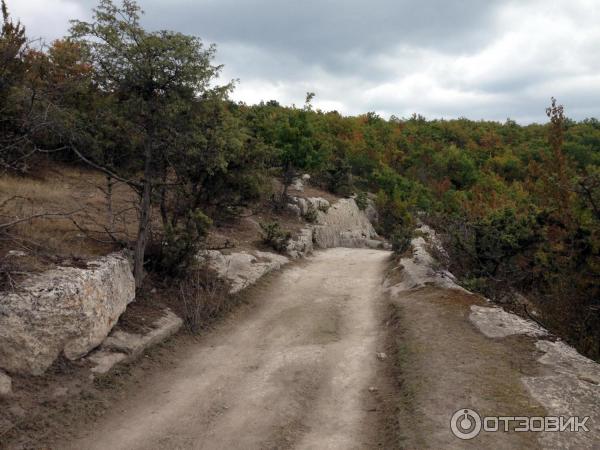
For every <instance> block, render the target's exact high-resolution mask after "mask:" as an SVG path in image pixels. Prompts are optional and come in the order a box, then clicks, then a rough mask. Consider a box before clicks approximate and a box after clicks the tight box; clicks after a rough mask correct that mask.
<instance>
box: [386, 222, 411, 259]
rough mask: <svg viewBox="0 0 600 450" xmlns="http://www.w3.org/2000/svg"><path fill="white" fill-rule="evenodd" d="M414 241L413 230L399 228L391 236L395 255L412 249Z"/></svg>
mask: <svg viewBox="0 0 600 450" xmlns="http://www.w3.org/2000/svg"><path fill="white" fill-rule="evenodd" d="M411 239H412V229H408V228H406V227H402V228H400V227H399V228H397V229H396V230H395V231H394V232H393V233H392V235H391V236H390V241H391V243H392V250H393V251H394V253H397V254H401V253H404V252H405V251H406V250H408V249H409V248H410V241H411Z"/></svg>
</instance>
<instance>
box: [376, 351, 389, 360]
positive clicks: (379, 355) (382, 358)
mask: <svg viewBox="0 0 600 450" xmlns="http://www.w3.org/2000/svg"><path fill="white" fill-rule="evenodd" d="M377 359H378V360H379V361H383V360H384V359H387V355H386V354H385V353H384V352H379V353H377Z"/></svg>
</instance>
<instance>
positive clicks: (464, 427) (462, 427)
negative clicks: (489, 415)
mask: <svg viewBox="0 0 600 450" xmlns="http://www.w3.org/2000/svg"><path fill="white" fill-rule="evenodd" d="M450 429H451V430H452V434H454V436H456V437H457V438H459V439H464V440H467V439H473V438H474V437H475V436H477V435H478V434H479V432H480V431H481V417H480V416H479V414H477V412H475V411H473V410H472V409H466V408H463V409H459V410H458V411H456V412H455V413H454V415H453V416H452V419H450Z"/></svg>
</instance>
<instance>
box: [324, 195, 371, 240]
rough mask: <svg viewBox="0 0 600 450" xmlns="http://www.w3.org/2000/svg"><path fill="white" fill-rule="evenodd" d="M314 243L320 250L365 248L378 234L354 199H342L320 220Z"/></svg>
mask: <svg viewBox="0 0 600 450" xmlns="http://www.w3.org/2000/svg"><path fill="white" fill-rule="evenodd" d="M318 223H319V225H317V226H315V228H314V242H315V245H316V246H317V247H320V248H332V247H365V246H367V241H368V240H369V239H373V238H376V237H377V233H376V232H375V229H374V228H373V225H371V222H369V219H367V216H366V215H365V214H364V213H363V212H362V211H361V210H360V209H359V208H358V206H356V202H355V201H354V200H353V199H342V200H339V201H338V202H337V203H335V204H334V205H333V206H331V207H330V208H329V209H328V211H327V213H326V214H323V216H322V217H320V218H319V222H318Z"/></svg>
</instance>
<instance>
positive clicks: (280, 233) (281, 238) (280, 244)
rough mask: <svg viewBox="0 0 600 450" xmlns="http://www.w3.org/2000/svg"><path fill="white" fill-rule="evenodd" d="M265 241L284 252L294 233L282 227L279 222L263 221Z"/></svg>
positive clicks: (261, 225)
mask: <svg viewBox="0 0 600 450" xmlns="http://www.w3.org/2000/svg"><path fill="white" fill-rule="evenodd" d="M260 227H261V228H262V231H263V242H264V243H265V244H266V245H268V246H269V247H271V248H272V249H274V250H276V251H278V252H283V251H285V249H286V248H287V245H288V242H289V241H290V239H291V238H292V234H291V233H290V232H289V231H286V230H284V229H282V228H281V225H279V223H278V222H269V223H261V224H260Z"/></svg>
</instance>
